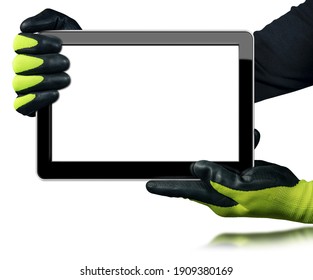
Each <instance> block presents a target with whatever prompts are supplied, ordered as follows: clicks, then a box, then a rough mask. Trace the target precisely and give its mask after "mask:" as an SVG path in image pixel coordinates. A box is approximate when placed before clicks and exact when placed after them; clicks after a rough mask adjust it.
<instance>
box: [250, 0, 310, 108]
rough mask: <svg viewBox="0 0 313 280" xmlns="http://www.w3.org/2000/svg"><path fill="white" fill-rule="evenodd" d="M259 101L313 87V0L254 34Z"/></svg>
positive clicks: (257, 95)
mask: <svg viewBox="0 0 313 280" xmlns="http://www.w3.org/2000/svg"><path fill="white" fill-rule="evenodd" d="M254 39H255V102H258V101H262V100H265V99H268V98H271V97H275V96H279V95H282V94H285V93H289V92H293V91H296V90H299V89H302V88H305V87H308V86H311V85H313V0H307V1H305V2H304V3H302V4H301V5H299V6H298V7H292V8H291V10H290V11H289V12H288V13H287V14H285V15H283V16H282V17H280V18H278V19H276V20H274V21H273V22H272V23H270V24H269V25H267V26H265V27H264V28H263V29H262V30H261V31H256V32H254Z"/></svg>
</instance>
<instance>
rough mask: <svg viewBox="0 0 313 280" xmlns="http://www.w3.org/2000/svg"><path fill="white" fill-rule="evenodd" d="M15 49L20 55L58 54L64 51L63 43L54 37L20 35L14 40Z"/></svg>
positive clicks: (29, 34)
mask: <svg viewBox="0 0 313 280" xmlns="http://www.w3.org/2000/svg"><path fill="white" fill-rule="evenodd" d="M13 49H14V51H15V52H16V53H18V54H47V53H58V52H60V51H61V49H62V41H61V39H59V38H57V37H54V36H45V35H40V34H32V33H20V34H18V35H16V37H15V38H14V42H13Z"/></svg>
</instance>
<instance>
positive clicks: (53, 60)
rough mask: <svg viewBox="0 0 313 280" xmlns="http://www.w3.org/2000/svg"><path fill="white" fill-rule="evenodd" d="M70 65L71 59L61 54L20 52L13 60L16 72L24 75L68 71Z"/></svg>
mask: <svg viewBox="0 0 313 280" xmlns="http://www.w3.org/2000/svg"><path fill="white" fill-rule="evenodd" d="M69 66H70V61H69V60H68V58H67V57H65V56H64V55H61V54H43V55H24V54H19V55H17V56H16V57H15V58H14V60H13V70H14V72H15V73H16V74H22V75H36V74H53V73H58V72H63V71H66V70H67V69H68V68H69Z"/></svg>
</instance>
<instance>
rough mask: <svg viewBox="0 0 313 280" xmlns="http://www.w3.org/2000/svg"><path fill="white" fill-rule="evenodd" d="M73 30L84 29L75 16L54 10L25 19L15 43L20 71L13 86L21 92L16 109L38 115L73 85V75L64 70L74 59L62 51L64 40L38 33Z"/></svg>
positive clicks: (15, 104) (17, 66) (17, 65)
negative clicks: (37, 113) (73, 17)
mask: <svg viewBox="0 0 313 280" xmlns="http://www.w3.org/2000/svg"><path fill="white" fill-rule="evenodd" d="M70 29H71V30H79V29H81V28H80V26H79V25H78V23H77V22H76V21H75V20H74V19H72V18H70V17H68V16H66V15H64V14H62V13H59V12H57V11H54V10H51V9H46V10H44V11H43V12H41V13H39V14H38V15H36V16H34V17H30V18H28V19H26V20H25V21H23V22H22V24H21V31H22V33H20V34H18V35H17V36H16V38H15V40H14V44H13V47H14V51H15V52H16V53H17V56H16V57H15V59H14V61H13V69H14V72H15V73H16V76H15V77H14V79H13V88H14V90H15V92H16V93H17V95H18V96H17V98H16V99H15V102H14V108H15V109H16V110H17V111H18V112H19V113H21V114H23V115H27V116H35V114H36V111H37V110H39V109H41V108H43V107H45V106H47V105H49V104H52V103H53V102H55V101H56V100H57V99H58V97H59V92H58V90H60V89H62V88H65V87H67V86H68V85H69V84H70V77H69V75H68V74H66V73H65V72H64V71H66V70H67V69H68V68H69V66H70V62H69V60H68V59H67V58H66V57H65V56H63V55H61V54H59V52H60V51H61V48H62V41H61V40H60V39H59V38H56V37H52V36H44V35H40V34H37V33H34V32H40V31H44V30H70Z"/></svg>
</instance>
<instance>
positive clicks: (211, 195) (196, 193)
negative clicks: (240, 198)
mask: <svg viewBox="0 0 313 280" xmlns="http://www.w3.org/2000/svg"><path fill="white" fill-rule="evenodd" d="M146 188H147V190H148V191H149V192H151V193H153V194H158V195H164V196H169V197H182V198H188V199H191V200H194V201H197V202H201V203H204V204H212V205H219V206H222V207H230V206H234V205H236V204H237V202H236V201H234V200H232V199H230V198H228V197H225V196H223V195H221V194H220V193H218V192H216V191H215V190H214V189H213V188H212V187H211V186H210V185H209V184H207V183H206V182H203V181H183V180H166V181H165V180H164V181H149V182H148V183H147V184H146Z"/></svg>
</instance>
